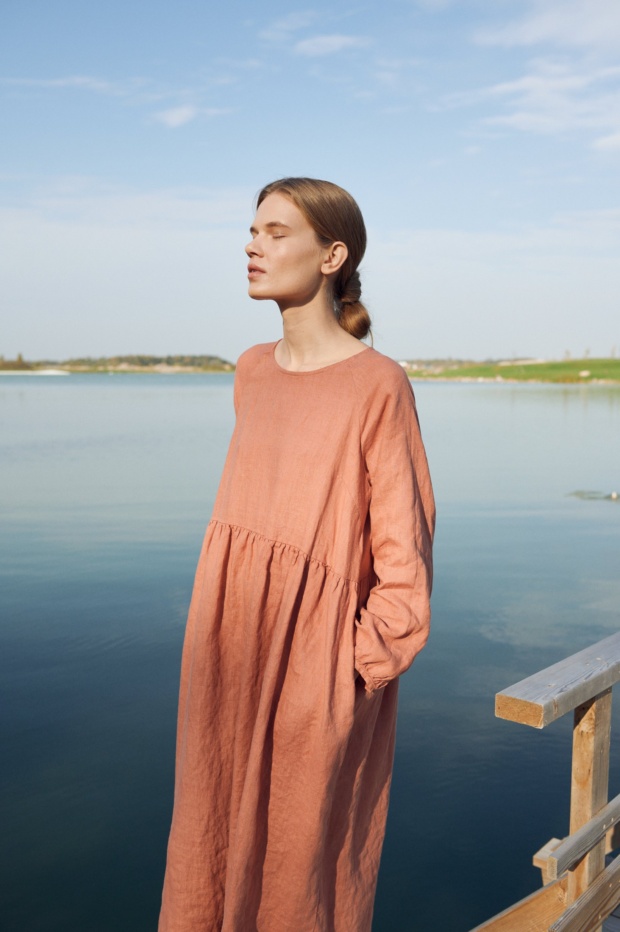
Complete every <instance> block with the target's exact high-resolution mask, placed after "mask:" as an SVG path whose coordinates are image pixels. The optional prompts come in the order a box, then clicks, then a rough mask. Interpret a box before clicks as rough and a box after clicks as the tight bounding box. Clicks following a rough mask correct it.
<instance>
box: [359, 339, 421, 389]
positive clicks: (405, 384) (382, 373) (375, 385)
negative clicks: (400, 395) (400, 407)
mask: <svg viewBox="0 0 620 932" xmlns="http://www.w3.org/2000/svg"><path fill="white" fill-rule="evenodd" d="M352 359H353V360H356V361H357V363H358V364H357V366H356V367H355V368H356V370H357V371H358V372H359V374H360V376H361V377H362V378H363V380H364V382H365V383H366V384H367V385H369V386H370V387H372V389H373V390H374V391H376V390H377V389H383V390H384V391H387V392H393V391H396V390H397V389H401V390H402V389H403V388H407V390H409V388H410V382H409V377H408V375H407V373H406V372H405V370H404V369H403V367H402V366H401V364H400V363H399V362H396V360H395V359H392V358H391V357H390V356H384V355H383V353H380V352H379V351H378V350H376V349H375V348H374V347H372V346H371V347H369V348H368V349H367V350H364V351H363V352H361V353H358V354H357V356H353V357H352Z"/></svg>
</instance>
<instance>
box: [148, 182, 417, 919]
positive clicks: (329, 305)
mask: <svg viewBox="0 0 620 932" xmlns="http://www.w3.org/2000/svg"><path fill="white" fill-rule="evenodd" d="M251 233H252V240H251V242H250V243H249V244H248V246H247V247H246V252H247V254H248V257H249V264H248V279H249V293H250V295H251V297H253V298H256V299H271V300H274V301H276V303H277V304H278V306H279V308H280V311H281V314H282V322H283V328H284V330H283V338H282V340H280V341H279V342H278V343H276V344H263V345H259V346H255V347H253V348H252V349H250V350H248V351H247V352H246V353H244V354H243V355H242V356H241V358H240V359H239V362H238V365H237V372H236V376H235V393H234V398H235V411H236V415H237V420H236V427H235V432H234V434H233V437H232V440H231V444H230V449H229V452H228V458H227V460H226V465H225V468H224V473H223V476H222V481H221V485H220V488H219V492H218V495H217V500H216V503H215V507H214V511H213V516H212V519H211V521H210V523H209V525H208V528H207V532H206V536H205V541H204V545H203V549H202V553H201V557H200V562H199V565H198V571H197V575H196V582H195V587H194V593H193V597H192V603H191V607H190V612H189V619H188V626H187V632H186V638H185V646H184V653H183V664H182V673H181V693H180V705H179V720H178V739H177V761H176V767H177V769H176V787H175V805H174V815H173V821H172V829H171V834H170V842H169V847H168V863H167V868H166V879H165V884H164V894H163V905H162V912H161V918H160V932H190V930H192V932H198V930H200V932H216V930H217V932H219V930H223V932H312V930H317V932H318V930H321V932H331V930H334V932H369V930H370V927H371V920H372V908H373V900H374V895H375V887H376V881H377V872H378V868H379V858H380V854H381V846H382V843H383V836H384V832H385V820H386V814H387V805H388V794H389V787H390V778H391V771H392V759H393V749H394V732H395V722H396V701H397V691H398V676H399V674H401V673H402V672H403V671H404V670H406V669H407V668H408V667H409V666H410V664H411V662H412V661H413V658H414V657H415V655H416V654H417V653H418V651H419V650H420V649H421V648H422V647H423V646H424V643H425V641H426V638H427V634H428V625H429V617H430V611H429V597H430V589H431V542H432V534H433V527H434V504H433V496H432V490H431V483H430V479H429V475H428V468H427V464H426V458H425V454H424V448H423V446H422V441H421V439H420V434H419V428H418V421H417V417H416V411H415V405H414V400H413V394H412V391H411V386H410V383H409V381H408V379H407V377H406V375H405V373H404V372H403V370H402V368H401V367H400V366H399V365H398V364H397V363H395V362H393V361H392V360H390V359H388V358H386V357H385V356H382V355H381V354H380V353H378V352H376V351H375V350H374V349H371V348H369V347H368V346H366V345H365V344H363V343H361V342H360V340H361V338H363V337H364V336H366V335H367V333H368V332H369V328H370V320H369V317H368V314H367V312H366V309H365V308H364V306H363V305H362V304H361V303H360V280H359V275H358V272H357V267H358V265H359V263H360V261H361V259H362V256H363V254H364V249H365V245H366V233H365V228H364V222H363V219H362V216H361V213H360V211H359V208H358V206H357V204H356V203H355V201H354V200H353V198H352V197H351V196H350V195H349V194H348V193H347V192H346V191H344V190H343V189H342V188H339V187H338V186H336V185H333V184H330V183H329V182H326V181H317V180H315V179H308V178H287V179H282V180H280V181H276V182H274V183H273V184H270V185H267V187H265V188H264V189H263V190H262V191H261V193H260V195H259V197H258V209H257V211H256V217H255V220H254V223H253V226H252V229H251Z"/></svg>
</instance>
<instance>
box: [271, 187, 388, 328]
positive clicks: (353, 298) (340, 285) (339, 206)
mask: <svg viewBox="0 0 620 932" xmlns="http://www.w3.org/2000/svg"><path fill="white" fill-rule="evenodd" d="M276 192H277V193H278V194H283V195H285V196H286V197H288V198H290V199H291V201H292V202H293V203H294V204H295V206H296V207H298V208H299V210H300V211H301V212H302V214H303V215H304V217H305V218H306V220H307V221H308V223H309V224H310V226H311V227H312V229H313V230H314V232H315V233H316V235H317V237H318V238H319V241H320V243H321V244H322V245H323V246H329V245H330V244H331V243H334V242H336V241H340V242H342V243H344V244H345V245H346V247H347V249H348V251H349V255H348V256H347V258H346V260H345V262H344V263H343V265H342V267H341V268H340V269H339V271H338V274H337V275H336V278H335V280H334V310H335V312H336V317H337V319H338V323H339V324H340V326H341V327H342V328H343V329H344V330H346V331H347V333H350V334H352V335H353V336H354V337H357V339H358V340H363V339H364V337H366V336H368V334H369V333H370V324H371V321H370V315H369V313H368V311H367V310H366V308H365V307H364V305H363V304H362V302H361V301H360V297H361V294H362V285H361V282H360V276H359V272H358V271H357V267H358V265H359V264H360V262H361V261H362V258H363V256H364V252H365V251H366V227H365V225H364V218H363V217H362V212H361V210H360V209H359V207H358V206H357V203H356V202H355V200H354V199H353V198H352V197H351V195H350V194H349V192H348V191H345V190H344V188H341V187H339V186H338V185H337V184H332V182H331V181H321V180H320V179H318V178H280V179H279V180H278V181H272V182H271V184H268V185H265V187H264V188H263V189H262V191H261V192H260V193H259V195H258V198H257V199H256V206H257V207H260V205H261V204H262V202H263V201H264V200H265V198H266V197H267V196H268V195H269V194H275V193H276Z"/></svg>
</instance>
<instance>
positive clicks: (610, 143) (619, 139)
mask: <svg viewBox="0 0 620 932" xmlns="http://www.w3.org/2000/svg"><path fill="white" fill-rule="evenodd" d="M592 148H593V149H598V150H599V151H601V152H612V151H613V152H620V131H619V132H617V133H612V134H611V135H610V136H601V137H600V138H599V139H595V140H594V142H593V143H592Z"/></svg>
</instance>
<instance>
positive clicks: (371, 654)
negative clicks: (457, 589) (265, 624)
mask: <svg viewBox="0 0 620 932" xmlns="http://www.w3.org/2000/svg"><path fill="white" fill-rule="evenodd" d="M391 381H392V383H393V384H391V385H390V386H389V388H388V389H387V390H386V392H385V395H384V397H383V398H382V400H381V401H380V402H379V403H378V404H377V405H376V411H375V412H374V413H373V416H372V417H371V418H369V421H368V424H367V426H366V429H365V431H364V432H363V436H362V444H363V449H364V455H365V460H366V465H367V469H368V477H369V482H370V486H371V499H370V534H371V549H372V558H373V568H374V573H375V575H376V577H377V583H376V585H375V586H374V587H373V589H372V590H371V591H370V594H369V596H368V600H367V602H366V605H365V606H364V608H362V610H361V612H360V617H359V619H358V620H357V621H356V632H355V667H356V669H357V670H358V671H359V673H360V674H361V675H362V677H363V678H364V681H365V683H366V690H367V691H368V692H372V691H374V690H375V689H379V688H380V687H382V686H385V685H386V684H387V683H388V682H389V681H390V680H392V679H394V677H396V676H398V675H399V674H401V673H403V672H404V671H405V670H406V669H407V668H408V667H409V666H411V663H412V662H413V659H414V657H415V656H416V654H417V653H418V652H419V651H420V650H421V649H422V647H424V644H425V643H426V640H427V638H428V632H429V624H430V595H431V586H432V541H433V533H434V528H435V503H434V499H433V490H432V486H431V480H430V476H429V472H428V464H427V461H426V454H425V451H424V446H423V444H422V438H421V436H420V427H419V423H418V418H417V413H416V408H415V401H414V397H413V392H412V390H411V384H410V382H409V380H408V378H407V376H406V374H405V373H404V371H402V370H401V373H396V375H395V377H394V379H393V380H391Z"/></svg>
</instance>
